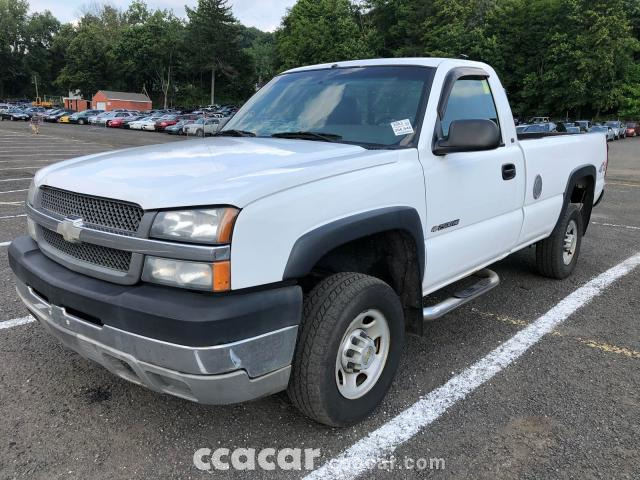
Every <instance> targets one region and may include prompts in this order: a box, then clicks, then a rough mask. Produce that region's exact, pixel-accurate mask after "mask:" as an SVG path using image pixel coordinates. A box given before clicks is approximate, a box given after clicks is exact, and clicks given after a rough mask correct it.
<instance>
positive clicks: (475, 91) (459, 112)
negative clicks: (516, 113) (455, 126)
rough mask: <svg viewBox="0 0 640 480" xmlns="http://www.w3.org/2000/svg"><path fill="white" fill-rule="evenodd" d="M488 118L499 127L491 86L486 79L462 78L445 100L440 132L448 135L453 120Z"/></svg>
mask: <svg viewBox="0 0 640 480" xmlns="http://www.w3.org/2000/svg"><path fill="white" fill-rule="evenodd" d="M478 119H488V120H492V121H493V122H495V123H496V125H498V127H500V124H499V122H498V113H497V111H496V104H495V102H494V101H493V95H492V94H491V88H490V87H489V82H488V81H487V80H486V79H481V80H478V79H470V78H462V79H460V80H458V81H456V83H454V85H453V89H452V90H451V95H450V96H449V100H448V101H447V108H446V110H445V114H444V118H443V119H442V122H441V124H442V134H443V135H444V136H445V137H447V136H448V135H449V126H450V125H451V122H453V121H454V120H478Z"/></svg>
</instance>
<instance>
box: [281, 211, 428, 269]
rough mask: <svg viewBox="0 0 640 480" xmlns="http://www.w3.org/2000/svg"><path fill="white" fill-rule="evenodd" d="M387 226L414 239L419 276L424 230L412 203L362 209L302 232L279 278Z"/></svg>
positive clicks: (422, 260)
mask: <svg viewBox="0 0 640 480" xmlns="http://www.w3.org/2000/svg"><path fill="white" fill-rule="evenodd" d="M390 230H402V231H405V232H407V233H408V234H409V235H411V237H412V238H413V240H414V241H415V244H416V251H417V255H418V261H419V268H420V278H421V279H422V278H423V275H424V267H425V247H424V234H423V229H422V221H421V220H420V215H419V214H418V212H417V211H416V209H415V208H412V207H386V208H381V209H377V210H371V211H368V212H362V213H358V214H356V215H352V216H349V217H345V218H341V219H339V220H336V221H334V222H331V223H327V224H325V225H322V226H320V227H318V228H316V229H314V230H311V231H309V232H307V233H305V234H304V235H303V236H302V237H300V238H299V239H298V240H297V241H296V242H295V244H294V245H293V248H292V249H291V253H290V254H289V259H288V261H287V265H286V267H285V269H284V274H283V276H282V279H283V280H289V279H294V278H301V277H304V276H306V275H307V274H309V273H310V272H311V269H312V268H313V266H314V265H315V264H316V263H317V262H318V261H319V260H320V259H321V258H322V257H324V256H325V255H326V254H327V253H329V252H330V251H331V250H333V249H334V248H336V247H339V246H340V245H344V244H346V243H349V242H351V241H353V240H357V239H359V238H363V237H367V236H369V235H373V234H376V233H382V232H386V231H390Z"/></svg>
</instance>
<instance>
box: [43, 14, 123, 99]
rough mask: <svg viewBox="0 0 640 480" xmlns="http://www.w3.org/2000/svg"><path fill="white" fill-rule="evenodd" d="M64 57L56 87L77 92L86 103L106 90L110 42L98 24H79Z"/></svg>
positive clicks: (109, 83)
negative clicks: (64, 61)
mask: <svg viewBox="0 0 640 480" xmlns="http://www.w3.org/2000/svg"><path fill="white" fill-rule="evenodd" d="M65 57H66V63H65V66H64V68H63V69H62V70H61V72H60V75H59V76H58V78H57V80H56V84H57V85H58V86H59V87H61V88H63V89H64V90H76V89H77V90H80V92H81V93H82V94H83V95H84V97H85V98H89V99H90V98H91V97H92V96H93V94H94V93H96V92H97V91H98V90H100V89H106V88H109V87H110V85H111V76H112V75H114V71H113V69H112V55H111V52H110V42H109V41H108V40H107V37H106V35H105V32H104V30H103V29H102V28H101V25H100V23H99V22H97V21H93V20H91V19H84V20H82V21H81V23H80V25H79V26H78V28H77V30H76V32H75V35H74V37H73V39H72V40H71V43H69V45H68V47H67V49H66V52H65Z"/></svg>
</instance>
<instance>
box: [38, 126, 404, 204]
mask: <svg viewBox="0 0 640 480" xmlns="http://www.w3.org/2000/svg"><path fill="white" fill-rule="evenodd" d="M397 158H398V155H397V152H390V151H388V150H375V151H374V150H366V149H364V148H362V147H359V146H355V145H347V144H338V143H325V142H312V141H307V140H286V139H271V138H249V137H242V138H236V137H214V138H209V139H196V140H188V141H178V142H170V143H165V144H162V145H150V146H146V147H139V148H131V149H127V150H119V151H112V152H107V153H100V154H95V155H89V156H85V157H79V158H76V159H72V160H67V161H65V162H60V163H57V164H55V165H51V166H49V167H46V168H44V169H42V170H40V171H39V172H38V173H37V175H36V177H35V183H36V185H37V186H41V185H49V186H52V187H56V188H60V189H64V190H70V191H72V192H78V193H83V194H88V195H95V196H99V197H106V198H114V199H119V200H126V201H129V202H134V203H137V204H138V205H140V206H141V207H142V208H143V209H145V210H148V209H159V208H172V207H191V206H199V205H219V204H223V205H233V206H236V207H240V208H242V207H244V206H246V205H247V204H249V203H251V202H253V201H255V200H257V199H259V198H262V197H265V196H268V195H271V194H273V193H276V192H278V191H282V190H285V189H288V188H292V187H295V186H298V185H302V184H304V183H309V182H313V181H317V180H320V179H322V178H327V177H331V176H335V175H341V174H344V173H348V172H351V171H355V170H360V169H365V168H371V167H375V166H378V165H383V164H387V163H391V162H393V161H396V160H397Z"/></svg>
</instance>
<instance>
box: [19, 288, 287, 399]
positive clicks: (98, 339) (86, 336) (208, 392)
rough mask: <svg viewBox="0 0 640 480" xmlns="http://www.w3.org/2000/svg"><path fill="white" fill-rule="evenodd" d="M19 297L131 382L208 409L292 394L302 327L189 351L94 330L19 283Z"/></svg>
mask: <svg viewBox="0 0 640 480" xmlns="http://www.w3.org/2000/svg"><path fill="white" fill-rule="evenodd" d="M16 285H17V287H16V289H17V291H18V295H19V296H20V298H21V299H22V301H23V302H24V304H25V305H26V306H27V308H28V309H29V310H30V311H31V312H32V313H33V315H34V316H35V317H36V318H37V319H38V321H39V322H40V324H42V325H43V326H44V327H45V328H46V329H47V330H48V331H49V332H50V333H51V334H52V335H53V336H55V337H56V338H58V339H59V340H60V341H61V342H62V343H63V344H64V345H65V346H67V347H68V348H70V349H72V350H74V351H76V352H78V353H79V354H80V355H82V356H83V357H85V358H87V359H90V360H93V361H95V362H97V363H99V364H100V365H102V366H103V367H105V368H106V369H107V370H109V371H110V372H112V373H113V374H115V375H118V376H119V377H122V378H124V379H126V380H129V381H130V382H133V383H136V384H138V385H142V386H145V387H147V388H150V389H151V390H154V391H157V392H161V393H168V394H170V395H174V396H177V397H180V398H184V399H187V400H191V401H194V402H199V403H204V404H229V403H238V402H243V401H247V400H251V399H254V398H259V397H262V396H266V395H270V394H273V393H276V392H279V391H282V390H284V389H286V387H287V384H288V382H289V375H290V373H291V361H292V358H293V353H294V349H295V343H296V338H297V330H298V327H297V326H291V327H286V328H282V329H280V330H276V331H273V332H269V333H266V334H263V335H260V336H257V337H253V338H248V339H245V340H242V341H239V342H234V343H229V344H225V345H216V346H213V347H189V346H184V345H177V344H173V343H168V342H163V341H160V340H155V339H152V338H148V337H143V336H140V335H136V334H133V333H130V332H125V331H123V330H120V329H117V328H114V327H110V326H108V325H94V324H92V323H89V322H88V321H85V320H83V319H80V318H78V317H76V316H74V315H71V314H70V313H69V312H67V311H66V310H65V308H63V307H60V306H56V305H51V304H50V303H48V302H47V301H46V300H45V299H43V298H41V297H40V296H39V295H38V294H37V293H36V292H35V291H34V290H33V289H32V288H31V287H29V286H27V285H25V284H24V283H23V282H22V281H20V280H19V279H17V278H16Z"/></svg>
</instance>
